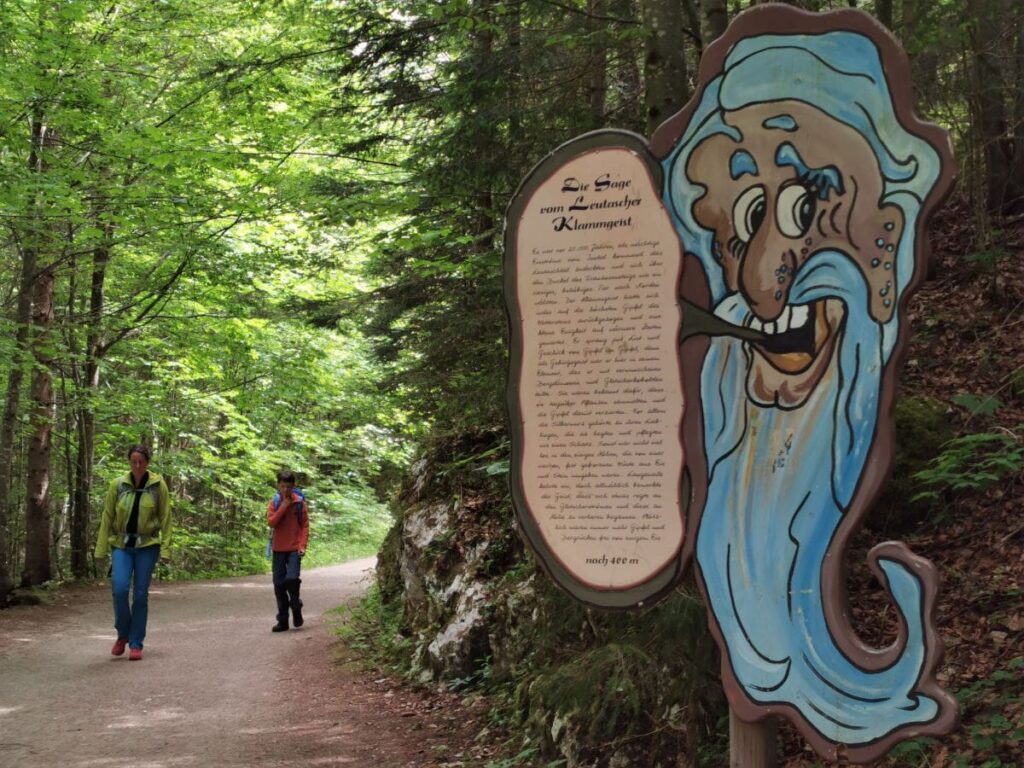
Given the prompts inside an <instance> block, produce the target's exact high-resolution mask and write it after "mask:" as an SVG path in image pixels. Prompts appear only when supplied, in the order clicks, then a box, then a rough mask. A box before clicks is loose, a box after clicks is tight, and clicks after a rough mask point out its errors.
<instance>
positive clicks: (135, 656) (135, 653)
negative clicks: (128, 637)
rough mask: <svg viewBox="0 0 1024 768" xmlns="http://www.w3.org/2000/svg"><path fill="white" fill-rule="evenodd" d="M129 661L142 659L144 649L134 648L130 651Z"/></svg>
mask: <svg viewBox="0 0 1024 768" xmlns="http://www.w3.org/2000/svg"><path fill="white" fill-rule="evenodd" d="M128 661H142V649H141V648H132V649H130V650H129V651H128Z"/></svg>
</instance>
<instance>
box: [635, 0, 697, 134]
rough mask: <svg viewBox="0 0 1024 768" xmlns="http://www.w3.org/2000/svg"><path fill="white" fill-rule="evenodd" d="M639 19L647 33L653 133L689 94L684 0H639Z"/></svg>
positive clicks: (647, 105) (647, 98)
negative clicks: (682, 0)
mask: <svg viewBox="0 0 1024 768" xmlns="http://www.w3.org/2000/svg"><path fill="white" fill-rule="evenodd" d="M640 19H641V23H642V24H643V27H644V30H645V33H646V46H645V48H646V50H645V57H644V114H645V116H646V118H647V135H648V136H650V135H651V134H652V133H654V129H655V128H657V127H658V126H659V125H661V124H662V123H663V122H665V120H667V119H668V118H669V117H671V116H672V115H674V114H675V113H676V112H678V111H679V110H680V109H682V108H683V105H685V104H686V100H687V99H688V98H689V95H690V94H689V85H688V82H687V76H686V39H685V22H684V20H683V6H682V2H681V0H640Z"/></svg>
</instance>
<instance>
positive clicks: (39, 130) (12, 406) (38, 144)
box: [0, 113, 46, 601]
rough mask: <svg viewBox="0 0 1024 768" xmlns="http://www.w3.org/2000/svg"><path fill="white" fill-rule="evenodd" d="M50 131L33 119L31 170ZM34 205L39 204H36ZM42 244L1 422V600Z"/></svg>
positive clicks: (7, 577)
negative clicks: (15, 457)
mask: <svg viewBox="0 0 1024 768" xmlns="http://www.w3.org/2000/svg"><path fill="white" fill-rule="evenodd" d="M45 131H46V128H45V126H44V125H43V120H42V116H41V115H40V114H38V113H36V114H34V115H33V116H32V128H31V137H30V141H31V144H30V149H29V156H28V167H29V170H30V171H33V172H38V171H39V166H40V162H41V159H40V158H41V155H40V150H41V149H42V145H43V141H44V139H45ZM32 205H33V206H34V205H35V201H33V203H32ZM37 263H38V244H37V242H36V236H35V233H32V234H31V235H30V236H29V237H28V242H26V243H25V244H24V245H23V247H22V249H21V281H20V285H19V287H18V309H17V316H16V318H15V321H16V325H17V331H16V333H15V338H14V349H15V358H14V360H13V361H12V365H11V372H10V375H9V376H8V379H7V396H6V400H5V402H4V414H3V419H2V421H0V601H2V600H3V599H4V598H5V597H6V596H7V594H8V593H9V592H10V590H11V587H12V585H13V582H12V575H13V574H12V573H11V560H10V558H9V552H10V549H11V547H10V521H11V518H12V517H13V512H14V510H12V509H11V504H10V498H11V484H12V468H13V463H14V441H15V438H16V434H15V429H16V426H17V422H18V409H19V405H20V402H21V385H22V382H23V380H24V377H25V363H26V361H27V358H28V345H29V335H30V334H29V330H30V325H31V322H32V292H33V287H34V285H35V281H36V266H37Z"/></svg>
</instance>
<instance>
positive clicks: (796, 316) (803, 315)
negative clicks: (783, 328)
mask: <svg viewBox="0 0 1024 768" xmlns="http://www.w3.org/2000/svg"><path fill="white" fill-rule="evenodd" d="M810 317H811V309H810V307H808V306H807V305H806V304H797V305H795V306H794V307H793V314H792V317H791V318H790V321H789V327H790V328H802V327H803V326H805V325H806V324H807V321H808V320H809V319H810Z"/></svg>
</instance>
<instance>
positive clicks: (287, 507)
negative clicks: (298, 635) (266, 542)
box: [267, 469, 309, 632]
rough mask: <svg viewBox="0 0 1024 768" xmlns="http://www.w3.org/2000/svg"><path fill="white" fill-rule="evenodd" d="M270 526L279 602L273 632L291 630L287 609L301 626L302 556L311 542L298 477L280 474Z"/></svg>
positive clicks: (269, 514)
mask: <svg viewBox="0 0 1024 768" xmlns="http://www.w3.org/2000/svg"><path fill="white" fill-rule="evenodd" d="M267 524H268V525H269V526H270V527H271V528H272V529H273V530H274V535H273V537H272V538H271V542H270V547H271V550H272V553H273V554H272V561H273V563H272V573H273V581H274V596H275V597H276V598H277V623H276V624H275V625H274V626H273V627H272V628H271V631H272V632H284V631H285V630H286V629H288V609H289V608H291V613H292V625H293V626H295V627H296V628H298V627H301V626H302V600H300V599H299V585H300V584H301V583H302V579H301V578H299V572H300V569H301V563H302V556H303V555H304V554H306V544H307V543H308V542H309V510H308V509H307V503H306V497H305V496H304V495H303V493H302V491H300V490H299V489H298V488H296V487H295V473H294V472H290V471H289V470H285V469H282V470H281V471H280V472H278V473H277V493H276V494H274V498H273V499H271V500H270V503H269V504H268V505H267Z"/></svg>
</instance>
